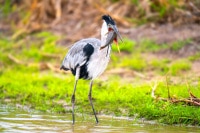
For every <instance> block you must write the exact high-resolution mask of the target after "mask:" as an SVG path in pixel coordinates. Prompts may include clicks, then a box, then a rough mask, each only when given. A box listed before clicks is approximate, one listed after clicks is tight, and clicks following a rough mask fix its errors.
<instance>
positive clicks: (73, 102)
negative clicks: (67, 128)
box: [71, 80, 78, 124]
mask: <svg viewBox="0 0 200 133" xmlns="http://www.w3.org/2000/svg"><path fill="white" fill-rule="evenodd" d="M77 82H78V80H75V84H74V91H73V94H72V98H71V102H72V120H73V124H74V123H75V117H74V106H75V92H76V85H77Z"/></svg>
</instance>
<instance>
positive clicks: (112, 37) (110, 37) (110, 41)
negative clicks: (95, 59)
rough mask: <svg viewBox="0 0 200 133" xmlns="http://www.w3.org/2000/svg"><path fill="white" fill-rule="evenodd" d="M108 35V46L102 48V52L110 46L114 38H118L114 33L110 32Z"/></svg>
mask: <svg viewBox="0 0 200 133" xmlns="http://www.w3.org/2000/svg"><path fill="white" fill-rule="evenodd" d="M107 34H108V35H107V38H106V44H105V45H104V46H102V47H101V48H100V50H101V49H103V48H105V47H107V46H108V45H109V44H111V43H112V41H113V40H114V38H116V33H115V32H114V31H109V32H108V33H107Z"/></svg>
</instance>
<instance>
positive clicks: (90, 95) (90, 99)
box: [88, 80, 99, 123]
mask: <svg viewBox="0 0 200 133" xmlns="http://www.w3.org/2000/svg"><path fill="white" fill-rule="evenodd" d="M92 84H93V80H91V82H90V90H89V93H88V99H89V101H90V105H91V106H92V110H93V113H94V116H95V119H96V123H98V122H99V121H98V118H97V115H96V112H95V109H94V105H93V103H92Z"/></svg>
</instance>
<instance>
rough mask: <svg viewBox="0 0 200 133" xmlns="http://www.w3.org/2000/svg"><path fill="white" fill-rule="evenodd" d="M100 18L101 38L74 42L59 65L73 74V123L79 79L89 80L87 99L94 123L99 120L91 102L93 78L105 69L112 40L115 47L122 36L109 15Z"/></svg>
mask: <svg viewBox="0 0 200 133" xmlns="http://www.w3.org/2000/svg"><path fill="white" fill-rule="evenodd" d="M102 20H103V24H102V28H101V40H99V39H96V38H87V39H82V40H80V41H77V42H75V43H74V44H73V45H72V47H71V48H70V49H69V50H68V52H67V54H66V56H65V58H64V59H63V61H62V64H61V67H60V69H61V70H62V69H63V70H65V71H68V70H70V71H71V72H72V74H73V75H74V76H75V83H74V89H73V93H72V97H71V103H72V120H73V124H74V123H75V116H74V107H75V91H76V86H77V83H78V80H79V79H86V80H90V85H89V93H88V99H89V102H90V105H91V107H92V110H93V114H94V116H95V120H96V123H98V122H99V121H98V118H97V115H96V112H95V109H94V105H93V102H92V85H93V80H94V79H95V78H97V77H98V76H100V75H101V74H102V73H103V72H104V70H105V69H106V67H107V65H108V62H109V60H110V52H111V45H112V43H113V41H114V42H115V43H116V45H117V47H118V40H117V39H118V38H119V39H120V40H121V41H122V37H121V35H120V33H119V31H118V28H117V26H116V24H115V21H114V20H113V19H112V18H111V16H110V15H103V16H102ZM118 50H119V47H118ZM119 52H120V51H119Z"/></svg>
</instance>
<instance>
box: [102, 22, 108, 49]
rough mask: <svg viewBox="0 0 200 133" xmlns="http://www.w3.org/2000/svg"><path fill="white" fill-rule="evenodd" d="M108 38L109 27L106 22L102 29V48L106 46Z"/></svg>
mask: <svg viewBox="0 0 200 133" xmlns="http://www.w3.org/2000/svg"><path fill="white" fill-rule="evenodd" d="M107 36H108V27H107V24H106V22H105V21H104V22H103V24H102V27H101V46H104V45H105V43H106V39H107Z"/></svg>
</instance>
